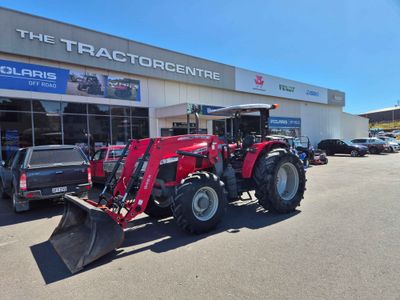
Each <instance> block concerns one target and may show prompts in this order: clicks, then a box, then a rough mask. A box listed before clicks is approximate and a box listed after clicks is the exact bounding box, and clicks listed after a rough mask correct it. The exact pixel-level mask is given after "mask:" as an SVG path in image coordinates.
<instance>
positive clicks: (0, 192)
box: [0, 179, 7, 199]
mask: <svg viewBox="0 0 400 300" xmlns="http://www.w3.org/2000/svg"><path fill="white" fill-rule="evenodd" d="M5 198H7V194H6V192H4V186H3V182H2V181H1V179H0V199H5Z"/></svg>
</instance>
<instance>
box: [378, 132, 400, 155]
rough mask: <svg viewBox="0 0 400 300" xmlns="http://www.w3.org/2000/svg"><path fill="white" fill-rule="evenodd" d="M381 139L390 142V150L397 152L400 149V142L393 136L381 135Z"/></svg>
mask: <svg viewBox="0 0 400 300" xmlns="http://www.w3.org/2000/svg"><path fill="white" fill-rule="evenodd" d="M378 138H379V139H380V140H382V141H384V142H386V143H387V144H388V147H389V148H388V152H392V153H393V152H397V151H399V150H400V142H399V141H398V140H396V139H394V138H392V137H386V136H380V137H378Z"/></svg>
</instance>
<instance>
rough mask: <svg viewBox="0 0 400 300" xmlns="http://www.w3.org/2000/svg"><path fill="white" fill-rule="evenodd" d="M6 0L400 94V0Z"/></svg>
mask: <svg viewBox="0 0 400 300" xmlns="http://www.w3.org/2000/svg"><path fill="white" fill-rule="evenodd" d="M0 6H4V7H8V8H12V9H16V10H20V11H24V12H28V13H32V14H35V15H39V16H44V17H48V18H51V19H56V20H60V21H64V22H67V23H72V24H76V25H79V26H83V27H87V28H91V29H94V30H98V31H102V32H106V33H111V34H114V35H118V36H122V37H126V38H129V39H133V40H136V41H139V42H143V43H148V44H151V45H155V46H159V47H163V48H167V49H171V50H175V51H178V52H183V53H186V54H191V55H194V56H199V57H202V58H206V59H211V60H215V61H218V62H222V63H226V64H230V65H234V66H239V67H243V68H247V69H251V70H254V71H259V72H263V73H267V74H271V75H275V76H281V77H285V78H289V79H293V80H298V81H302V82H306V83H311V84H315V85H319V86H323V87H329V88H333V89H338V90H342V91H344V92H346V102H347V103H346V107H345V111H347V112H350V113H361V112H365V111H368V110H372V109H378V108H384V107H388V106H393V105H394V104H396V103H397V101H400V0H331V1H321V0H302V1H295V0H291V1H289V0H279V1H278V0H275V1H271V0H264V1H262V0H257V1H256V0H254V1H251V0H248V1H238V0H231V1H227V0H225V1H222V0H214V1H212V0H208V1H202V0H198V1H187V0H186V1H184V0H171V1H161V0H159V1H156V0H146V1H134V0H131V1H129V0H113V1H109V0H108V1H103V0H97V1H95V0H92V1H75V0H70V1H65V0H64V1H59V0H48V1H45V0H36V1H24V0H19V1H16V0H0Z"/></svg>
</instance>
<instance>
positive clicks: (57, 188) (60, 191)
mask: <svg viewBox="0 0 400 300" xmlns="http://www.w3.org/2000/svg"><path fill="white" fill-rule="evenodd" d="M51 191H52V192H53V194H55V193H63V192H66V191H67V187H66V186H60V187H55V188H52V189H51Z"/></svg>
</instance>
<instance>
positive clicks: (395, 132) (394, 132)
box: [392, 129, 400, 137]
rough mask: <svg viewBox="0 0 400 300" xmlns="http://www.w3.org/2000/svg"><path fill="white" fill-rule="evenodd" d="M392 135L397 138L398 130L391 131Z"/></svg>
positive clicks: (399, 132) (399, 131) (399, 133)
mask: <svg viewBox="0 0 400 300" xmlns="http://www.w3.org/2000/svg"><path fill="white" fill-rule="evenodd" d="M392 134H393V135H394V136H395V137H398V136H400V130H398V129H396V130H393V131H392Z"/></svg>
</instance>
